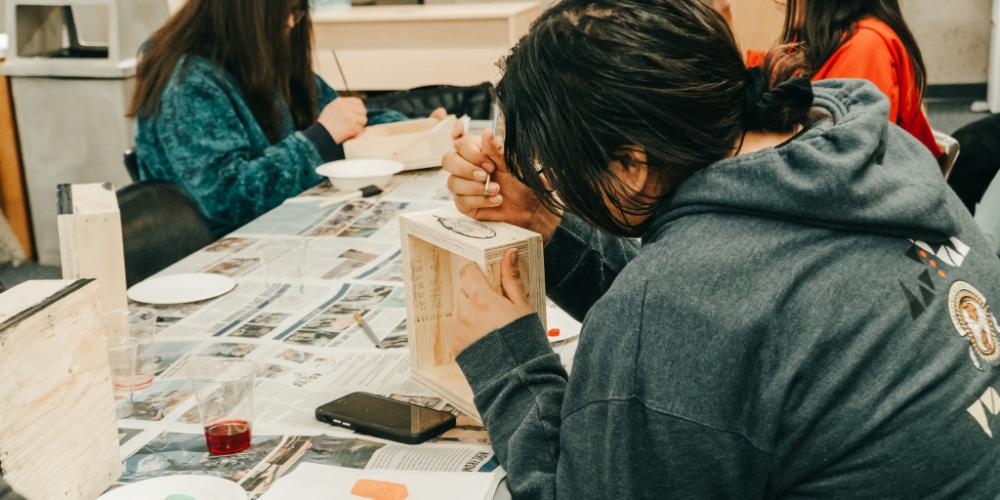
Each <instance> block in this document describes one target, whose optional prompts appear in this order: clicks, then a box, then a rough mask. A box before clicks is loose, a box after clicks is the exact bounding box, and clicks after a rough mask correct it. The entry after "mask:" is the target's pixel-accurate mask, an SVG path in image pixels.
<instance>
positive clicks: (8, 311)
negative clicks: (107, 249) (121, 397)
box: [0, 280, 122, 500]
mask: <svg viewBox="0 0 1000 500" xmlns="http://www.w3.org/2000/svg"><path fill="white" fill-rule="evenodd" d="M0 401H3V404H2V405H0V468H2V469H3V478H4V480H5V481H7V482H9V483H10V484H11V486H12V487H13V488H14V489H16V490H17V491H18V492H20V493H21V494H23V495H25V496H26V497H27V498H59V499H65V500H84V499H86V500H90V499H93V498H96V497H97V496H99V495H101V493H103V492H104V491H105V490H107V488H108V487H110V486H111V485H112V484H113V483H114V481H116V480H117V479H118V476H119V475H121V470H122V469H121V467H122V465H121V454H120V450H119V445H118V426H117V421H116V417H115V401H114V395H113V393H112V388H111V371H110V368H109V366H108V354H107V344H106V336H105V334H104V327H103V324H102V322H101V316H100V311H99V308H98V287H97V284H96V283H94V282H93V280H78V281H29V282H26V283H23V284H21V285H18V286H16V287H14V288H12V289H10V290H8V291H6V292H4V293H3V294H0Z"/></svg>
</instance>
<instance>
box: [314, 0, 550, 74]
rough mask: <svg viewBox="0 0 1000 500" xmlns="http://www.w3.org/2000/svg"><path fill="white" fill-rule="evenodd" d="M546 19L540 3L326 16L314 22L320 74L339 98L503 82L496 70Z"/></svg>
mask: <svg viewBox="0 0 1000 500" xmlns="http://www.w3.org/2000/svg"><path fill="white" fill-rule="evenodd" d="M541 12H542V4H541V3H539V2H499V3H486V4H450V5H412V6H384V7H355V8H351V9H344V10H331V11H320V12H317V13H316V14H315V15H314V16H313V33H314V46H315V57H314V59H315V70H316V72H317V74H319V75H321V76H322V77H323V78H324V79H325V80H326V81H327V82H329V83H330V84H331V85H333V86H334V88H336V89H337V90H344V89H345V86H347V85H349V86H350V88H351V89H352V90H403V89H410V88H414V87H420V86H424V85H440V84H444V85H476V84H480V83H482V82H487V81H489V82H496V81H497V80H498V79H499V76H500V72H499V70H498V69H497V67H496V63H497V62H498V61H499V60H500V58H502V57H503V56H505V55H506V54H507V53H508V52H509V51H510V49H511V47H513V46H514V44H515V43H517V41H518V40H519V39H520V38H521V37H522V36H524V35H525V34H526V33H527V31H528V29H529V26H530V24H531V22H532V21H533V20H535V19H536V18H537V17H538V16H539V14H541ZM442 33H447V36H441V34H442ZM333 51H336V53H337V56H338V58H339V59H340V63H341V67H342V68H343V72H344V76H345V77H346V79H347V82H346V84H345V82H344V81H343V78H341V75H340V71H339V69H338V67H337V65H336V64H335V63H334V60H333V56H332V52H333Z"/></svg>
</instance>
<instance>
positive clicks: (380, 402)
mask: <svg viewBox="0 0 1000 500" xmlns="http://www.w3.org/2000/svg"><path fill="white" fill-rule="evenodd" d="M316 420H319V421H320V422H325V423H327V424H330V425H336V426H338V427H343V428H345V429H351V430H354V431H358V432H360V433H362V434H369V435H372V436H375V437H380V438H383V439H389V440H392V441H398V442H400V443H406V444H419V443H423V442H424V441H427V440H428V439H431V438H433V437H435V436H439V435H441V434H442V433H443V432H445V431H447V430H448V429H451V428H452V427H455V416H454V415H452V414H451V413H448V412H446V411H440V410H434V409H431V408H427V407H424V406H420V405H415V404H413V403H406V402H403V401H396V400H395V399H389V398H384V397H382V396H378V395H376V394H368V393H366V392H352V393H351V394H348V395H346V396H344V397H342V398H340V399H337V400H334V401H331V402H329V403H327V404H325V405H323V406H320V407H319V408H316Z"/></svg>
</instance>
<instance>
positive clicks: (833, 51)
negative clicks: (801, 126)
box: [747, 0, 942, 158]
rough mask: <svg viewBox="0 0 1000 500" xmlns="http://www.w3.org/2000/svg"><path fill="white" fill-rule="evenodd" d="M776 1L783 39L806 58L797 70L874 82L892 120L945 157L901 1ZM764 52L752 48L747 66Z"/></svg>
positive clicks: (924, 72) (816, 76) (822, 76)
mask: <svg viewBox="0 0 1000 500" xmlns="http://www.w3.org/2000/svg"><path fill="white" fill-rule="evenodd" d="M772 1H773V2H774V4H775V7H777V8H779V9H783V10H784V11H785V29H784V32H783V33H782V36H781V40H782V43H784V44H798V50H797V51H796V52H798V53H800V54H801V56H802V59H803V60H802V61H800V64H797V65H795V66H794V68H793V71H797V72H799V73H800V74H804V75H805V76H809V77H811V78H812V79H813V80H814V81H816V80H827V79H831V78H861V79H865V80H869V81H871V82H872V83H874V84H875V85H876V86H878V88H879V89H880V90H882V93H883V94H885V95H886V96H888V98H889V103H890V107H889V121H891V122H893V123H895V124H897V125H899V126H900V127H901V128H903V130H906V131H907V132H909V133H910V134H911V135H912V136H914V137H916V138H917V140H919V141H920V142H922V143H923V144H924V145H925V146H927V149H928V150H930V152H931V154H933V155H934V157H935V158H940V157H941V155H942V150H941V147H940V146H938V144H937V141H935V139H934V132H933V131H932V130H931V126H930V123H929V122H928V121H927V116H926V115H925V114H924V110H923V95H924V89H925V87H926V82H927V70H926V67H925V66H924V61H923V56H922V55H921V54H920V47H919V46H918V45H917V42H916V39H915V38H914V36H913V33H912V32H911V31H910V28H909V27H908V26H907V25H906V21H905V20H904V19H903V13H902V11H901V10H900V8H899V1H898V0H838V1H835V2H834V1H830V0H793V1H787V2H786V0H772ZM764 57H765V53H764V52H758V51H748V52H747V65H748V66H761V65H762V64H763V60H764Z"/></svg>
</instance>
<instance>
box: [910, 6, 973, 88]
mask: <svg viewBox="0 0 1000 500" xmlns="http://www.w3.org/2000/svg"><path fill="white" fill-rule="evenodd" d="M902 2H903V11H904V14H905V15H906V22H907V23H909V25H910V29H911V30H913V34H914V36H915V37H917V42H918V43H919V44H920V51H921V52H922V53H923V55H924V60H925V63H926V64H927V71H928V73H929V77H930V78H929V79H930V83H932V84H952V83H984V82H986V77H987V68H988V66H989V54H990V27H991V21H990V19H991V8H992V7H991V2H990V0H948V1H942V0H902Z"/></svg>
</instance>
